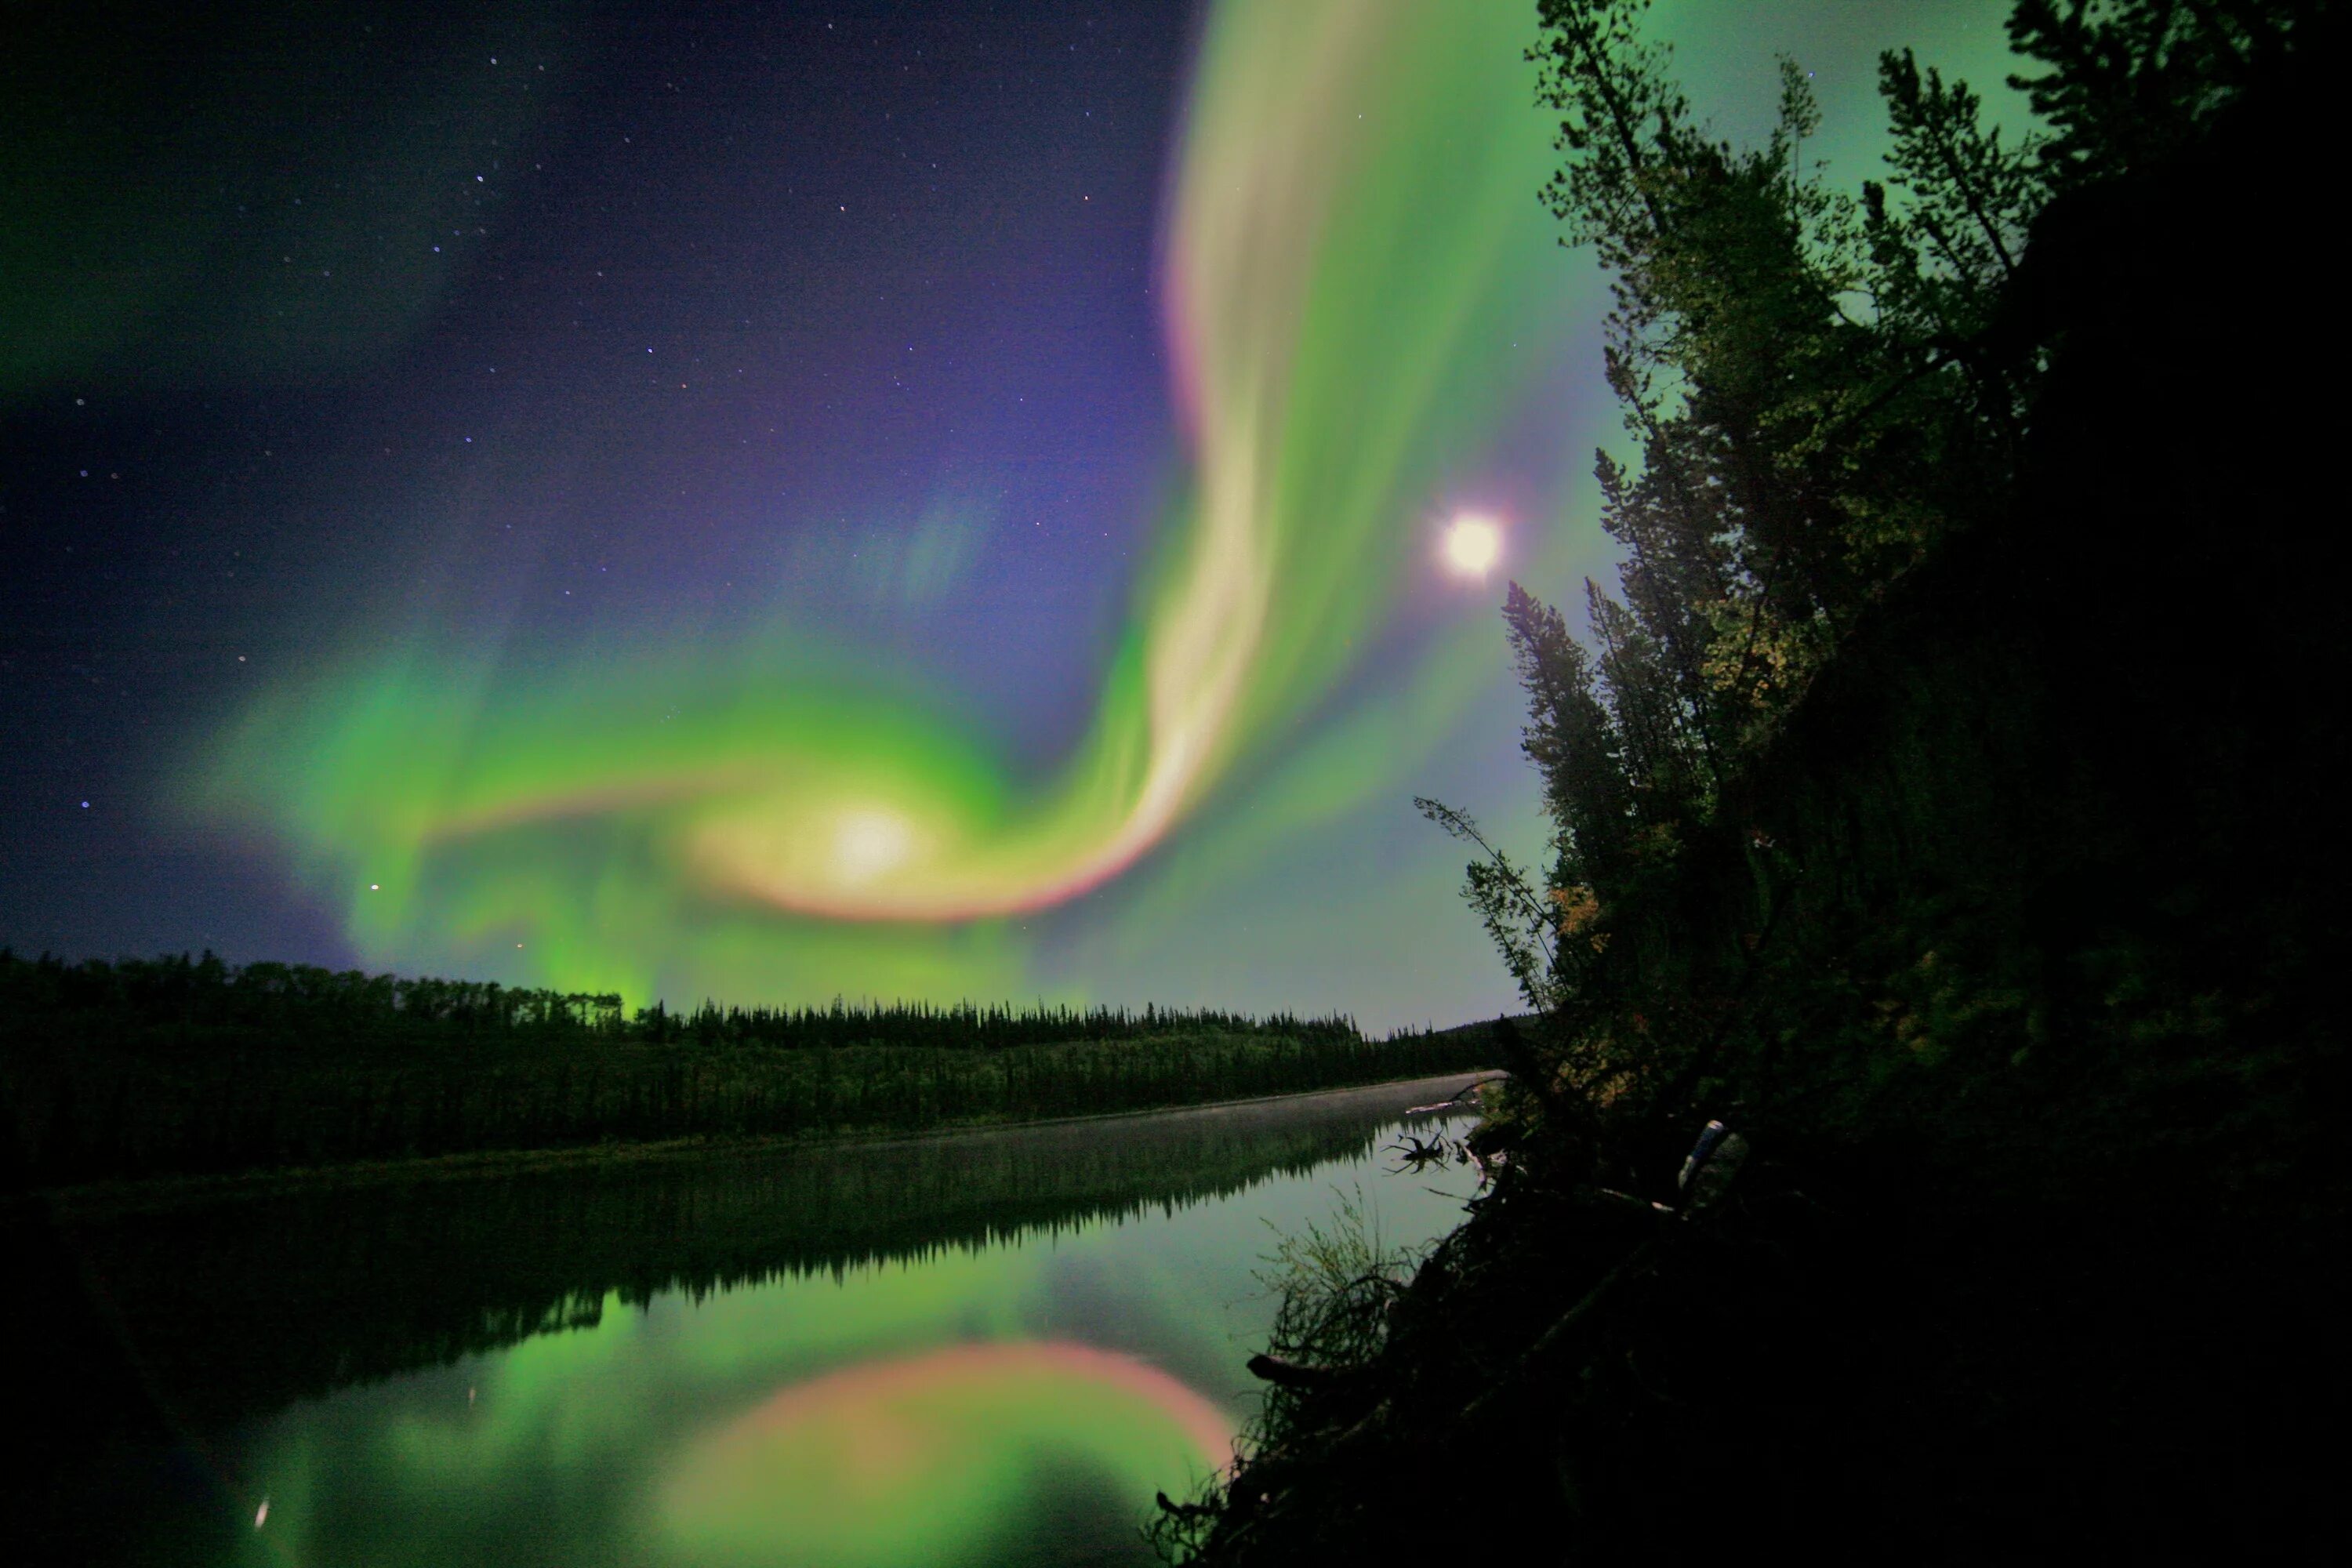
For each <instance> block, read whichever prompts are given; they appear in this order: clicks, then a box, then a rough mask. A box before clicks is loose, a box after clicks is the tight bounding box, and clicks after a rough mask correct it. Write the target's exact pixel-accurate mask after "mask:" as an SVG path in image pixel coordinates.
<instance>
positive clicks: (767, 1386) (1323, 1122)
mask: <svg viewBox="0 0 2352 1568" xmlns="http://www.w3.org/2000/svg"><path fill="white" fill-rule="evenodd" d="M1462 1081H1463V1080H1462V1079H1444V1080H1433V1081H1432V1082H1431V1083H1427V1084H1423V1085H1415V1086H1392V1087H1390V1088H1386V1089H1370V1090H1357V1091H1349V1092H1348V1093H1344V1094H1338V1095H1328V1096H1318V1097H1314V1098H1312V1099H1308V1100H1298V1101H1288V1102H1279V1103H1273V1104H1265V1105H1256V1106H1247V1107H1231V1108H1224V1109H1220V1110H1205V1111H1194V1112H1180V1113H1173V1114H1169V1115H1164V1116H1154V1117H1148V1118H1133V1119H1127V1120H1121V1121H1105V1122H1093V1123H1084V1124H1076V1125H1071V1126H1063V1127H1051V1128H1039V1129H1032V1130H1026V1131H1003V1132H993V1133H986V1134H975V1135H967V1136H961V1137H954V1138H945V1139H938V1140H931V1141H927V1142H908V1143H900V1144H894V1145H877V1146H868V1147H861V1148H856V1149H837V1150H833V1151H822V1152H797V1153H792V1154H783V1155H767V1156H760V1157H744V1158H740V1159H737V1160H733V1161H709V1160H704V1161H699V1162H694V1163H670V1164H665V1165H654V1166H647V1167H640V1168H635V1169H626V1168H607V1169H604V1170H599V1171H593V1172H572V1173H542V1174H539V1175H533V1176H511V1177H500V1178H476V1179H471V1180H466V1181H457V1182H446V1181H445V1182H440V1183H434V1184H422V1185H417V1186H413V1187H408V1188H394V1189H366V1190H362V1191H355V1192H347V1193H343V1194H333V1195H328V1196H312V1197H304V1198H299V1199H297V1198H273V1199H263V1200H252V1199H249V1200H246V1201H244V1202H241V1203H237V1204H234V1205H211V1206H210V1207H209V1208H205V1209H199V1210H181V1211H176V1212H169V1213H149V1214H131V1215H123V1214H116V1215H110V1216H105V1217H103V1218H94V1217H84V1218H82V1219H79V1220H78V1221H75V1222H73V1223H72V1224H70V1225H69V1226H68V1229H67V1232H66V1234H67V1236H68V1247H69V1249H70V1252H71V1255H72V1260H73V1265H74V1267H75V1268H77V1269H78V1270H79V1272H80V1273H81V1275H82V1277H83V1279H84V1280H85V1282H86V1283H87V1284H89V1286H90V1287H91V1288H92V1289H93V1292H94V1297H95V1302H96V1311H95V1312H94V1314H93V1315H94V1316H95V1317H97V1318H101V1319H107V1320H110V1322H111V1327H110V1330H109V1333H110V1335H111V1337H112V1339H113V1340H114V1342H116V1343H117V1344H119V1345H123V1346H128V1347H129V1348H130V1349H131V1352H133V1354H132V1357H131V1366H132V1368H133V1370H134V1372H135V1373H136V1379H135V1380H136V1382H137V1384H138V1385H139V1386H138V1389H137V1390H136V1391H135V1392H134V1393H132V1394H126V1395H124V1396H123V1400H122V1403H123V1404H124V1405H126V1407H128V1406H136V1405H142V1403H143V1404H144V1405H149V1406H152V1415H154V1416H155V1417H156V1418H157V1420H158V1423H159V1424H160V1426H161V1427H162V1428H163V1430H165V1431H167V1432H168V1433H170V1434H171V1435H172V1440H168V1441H163V1442H161V1443H158V1442H154V1441H148V1442H145V1443H143V1444H142V1442H141V1441H140V1440H138V1438H137V1436H136V1434H135V1433H132V1434H131V1435H129V1436H126V1435H125V1432H126V1431H129V1430H130V1428H131V1427H135V1426H136V1425H137V1423H135V1422H132V1423H129V1424H127V1426H126V1428H125V1431H115V1432H99V1433H95V1434H90V1433H85V1434H83V1435H82V1436H81V1437H80V1438H79V1441H81V1442H83V1443H84V1444H86V1445H87V1446H88V1447H89V1458H87V1459H86V1460H81V1459H78V1460H77V1462H76V1463H75V1464H74V1465H73V1466H72V1467H71V1470H72V1475H71V1477H70V1479H69V1484H66V1485H63V1486H62V1487H61V1488H60V1489H56V1496H55V1497H53V1499H52V1501H53V1503H55V1504H56V1506H58V1507H60V1508H64V1509H68V1510H73V1509H79V1510H89V1511H93V1512H101V1511H102V1513H103V1516H104V1517H103V1518H102V1519H100V1518H92V1519H89V1520H86V1521H84V1522H85V1523H87V1524H89V1526H90V1530H89V1534H88V1540H87V1541H86V1542H85V1544H86V1545H88V1546H89V1547H90V1548H92V1549H98V1548H100V1546H101V1545H102V1548H103V1552H104V1554H105V1555H107V1556H111V1557H115V1558H117V1559H119V1560H124V1561H156V1562H188V1563H290V1564H320V1565H325V1564H338V1565H341V1564H402V1563H416V1564H436V1565H442V1564H453V1563H498V1564H513V1565H520V1564H536V1563H549V1564H553V1563H563V1564H590V1563H632V1564H665V1563H678V1564H686V1563H695V1564H713V1565H718V1564H760V1563H778V1564H782V1563H806V1564H845V1565H855V1564H900V1563H908V1564H912V1563H975V1564H977V1563H1129V1562H1136V1563H1143V1562H1150V1560H1151V1559H1150V1553H1149V1552H1148V1551H1146V1550H1145V1549H1144V1547H1143V1546H1142V1543H1141V1541H1140V1538H1139V1534H1138V1529H1139V1522H1140V1521H1141V1520H1142V1519H1143V1518H1144V1517H1146V1515H1147V1514H1148V1513H1149V1512H1150V1504H1151V1498H1152V1494H1153V1492H1154V1491H1155V1490H1159V1489H1166V1490H1168V1491H1169V1492H1171V1493H1172V1494H1181V1493H1182V1492H1184V1491H1185V1490H1187V1489H1189V1487H1190V1486H1191V1485H1192V1482H1193V1481H1194V1480H1195V1479H1198V1478H1199V1477H1200V1476H1201V1475H1202V1474H1203V1473H1204V1472H1206V1471H1207V1470H1208V1469H1209V1468H1211V1467H1213V1466H1214V1465H1217V1464H1219V1463H1221V1462H1222V1461H1223V1459H1224V1458H1226V1457H1227V1456H1228V1454H1229V1452H1230V1445H1231V1442H1232V1440H1233V1436H1234V1432H1235V1430H1236V1428H1237V1427H1238V1426H1239V1425H1240V1424H1241V1422H1242V1421H1244V1419H1246V1417H1247V1416H1248V1415H1250V1414H1251V1412H1252V1411H1253V1410H1254V1408H1255V1401H1256V1389H1255V1385H1254V1384H1253V1383H1252V1380H1251V1379H1250V1378H1249V1376H1248V1374H1247V1373H1245V1372H1244V1371H1243V1367H1242V1363H1243V1362H1244V1359H1245V1358H1246V1357H1247V1356H1248V1354H1249V1353H1250V1352H1252V1351H1253V1350H1254V1349H1255V1348H1257V1347H1259V1346H1260V1345H1262V1343H1263V1342H1264V1337H1265V1331H1266V1327H1267V1325H1268V1323H1269V1322H1270V1321H1271V1318H1272V1314H1273V1310H1274V1303H1273V1301H1272V1300H1270V1299H1269V1297H1268V1295H1267V1293H1266V1292H1265V1289H1264V1287H1263V1286H1262V1285H1261V1284H1260V1283H1259V1282H1258V1281H1257V1279H1255V1274H1256V1273H1257V1272H1258V1271H1260V1270H1262V1269H1263V1268H1264V1262H1263V1258H1264V1255H1265V1253H1266V1252H1267V1250H1268V1249H1269V1248H1270V1247H1271V1246H1272V1245H1273V1243H1274V1241H1275V1239H1276V1235H1277V1233H1280V1232H1295V1231H1297V1230H1298V1229H1301V1228H1303V1227H1304V1226H1306V1225H1307V1223H1308V1222H1309V1221H1316V1220H1321V1221H1326V1222H1328V1218H1329V1216H1330V1215H1331V1214H1332V1212H1333V1210H1334V1209H1335V1207H1336V1206H1337V1204H1338V1201H1339V1195H1340V1194H1349V1195H1352V1194H1355V1193H1357V1192H1358V1191H1359V1190H1360V1192H1361V1194H1362V1199H1363V1202H1364V1205H1365V1207H1366V1208H1367V1210H1368V1211H1369V1212H1370V1213H1371V1214H1372V1215H1375V1216H1376V1217H1377V1220H1378V1223H1379V1226H1380V1228H1381V1232H1382V1234H1383V1236H1384V1237H1387V1238H1388V1239H1390V1240H1392V1241H1397V1242H1402V1243H1405V1244H1418V1243H1423V1242H1426V1241H1428V1240H1431V1239H1433V1238H1434V1237H1437V1236H1439V1235H1442V1234H1443V1233H1444V1232H1445V1231H1446V1230H1448V1229H1450V1228H1451V1227H1452V1226H1454V1224H1456V1223H1458V1221H1459V1220H1460V1218H1461V1203H1462V1200H1463V1199H1464V1198H1465V1197H1466V1196H1468V1195H1469V1194H1470V1192H1471V1190H1472V1185H1471V1183H1470V1182H1469V1180H1468V1179H1467V1176H1466V1174H1465V1173H1461V1172H1458V1171H1424V1172H1422V1173H1412V1174H1404V1173H1396V1172H1395V1171H1393V1170H1392V1168H1391V1167H1393V1166H1394V1165H1395V1163H1396V1161H1395V1157H1394V1156H1393V1155H1391V1154H1384V1153H1382V1152H1381V1146H1382V1145H1385V1144H1387V1143H1389V1142H1391V1141H1392V1139H1393V1138H1394V1135H1395V1131H1396V1129H1397V1126H1398V1124H1399V1121H1400V1118H1401V1116H1402V1112H1403V1111H1404V1110H1405V1108H1406V1107H1408V1106H1411V1105H1412V1104H1415V1103H1417V1102H1420V1101H1423V1100H1433V1099H1439V1098H1443V1097H1444V1094H1445V1093H1447V1092H1449V1091H1450V1090H1451V1089H1454V1088H1456V1087H1458V1086H1459V1085H1460V1083H1461V1082H1462ZM1419 1120H1421V1121H1432V1120H1433V1119H1432V1118H1428V1117H1423V1118H1420V1119H1419ZM1416 1131H1419V1129H1416ZM100 1538H103V1540H102V1542H101V1539H100Z"/></svg>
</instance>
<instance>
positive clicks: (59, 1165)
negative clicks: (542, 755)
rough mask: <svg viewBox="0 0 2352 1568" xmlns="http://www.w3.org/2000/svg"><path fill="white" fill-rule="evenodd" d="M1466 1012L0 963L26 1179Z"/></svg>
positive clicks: (1005, 1106)
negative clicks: (650, 994)
mask: <svg viewBox="0 0 2352 1568" xmlns="http://www.w3.org/2000/svg"><path fill="white" fill-rule="evenodd" d="M1489 1049H1490V1047H1489V1044H1488V1040H1487V1037H1486V1035H1485V1034H1484V1033H1483V1032H1481V1031H1479V1030H1475V1029H1473V1030H1467V1031H1463V1030H1456V1031H1451V1032H1443V1033H1434V1034H1433V1033H1425V1032H1424V1033H1402V1034H1398V1035H1394V1036H1391V1037H1388V1038H1385V1039H1371V1038H1367V1037H1365V1036H1364V1035H1363V1034H1362V1033H1361V1032H1360V1031H1359V1030H1358V1029H1357V1027H1356V1026H1355V1024H1354V1023H1353V1021H1352V1020H1349V1019H1347V1018H1344V1017H1331V1018H1311V1019H1300V1018H1295V1017H1291V1016H1287V1015H1275V1016H1268V1017H1263V1018H1260V1017H1253V1016H1244V1015H1241V1014H1235V1013H1229V1012H1224V1011H1220V1010H1214V1009H1167V1008H1160V1007H1157V1006H1150V1007H1146V1008H1144V1009H1143V1010H1142V1011H1140V1012H1135V1011H1128V1010H1124V1009H1116V1008H1102V1007H1097V1008H1090V1009H1075V1008H1068V1007H1048V1006H1044V1005H1039V1006H1036V1007H1033V1008H1028V1009H1014V1008H1010V1007H1003V1006H977V1005H956V1006H947V1007H935V1006H929V1005H922V1004H894V1005H847V1004H845V1003H841V1002H835V1004H834V1005H832V1006H830V1007H824V1008H797V1009H777V1008H744V1007H721V1006H719V1005H716V1004H713V1003H705V1004H703V1005H700V1006H698V1007H697V1008H695V1009H694V1010H693V1011H691V1012H676V1013H674V1012H671V1011H670V1010H669V1009H667V1007H666V1006H664V1005H661V1004H659V1003H656V1004H655V1005H652V1006H649V1007H643V1008H639V1009H637V1010H635V1012H634V1013H629V1012H626V1011H625V1009H624V1007H623V1005H622V1000H621V998H619V997H618V996H614V995H610V994H603V995H599V994H567V993H559V992H554V991H548V990H536V989H525V988H520V987H505V986H500V985H499V984H495V983H475V982H467V981H448V980H435V979H404V978H399V977H395V976H393V975H385V974H366V973H359V972H355V971H354V972H341V973H339V972H334V971H330V970H326V969H321V968H316V967H310V966H303V965H289V964H279V963H249V964H244V965H233V964H228V963H224V962H222V961H221V960H220V959H218V958H216V957H215V956H213V955H212V954H210V953H206V954H205V955H203V956H202V957H199V958H189V957H186V956H166V957H163V958H160V959H154V960H139V959H132V960H123V961H118V962H113V963H108V962H104V961H90V962H86V963H64V962H62V961H60V960H58V959H55V958H48V957H43V958H39V959H25V958H21V957H17V956H16V955H13V954H9V953H0V1096H4V1097H5V1106H6V1108H7V1111H8V1115H7V1120H6V1123H5V1132H6V1134H7V1135H8V1136H9V1140H10V1142H9V1154H10V1163H9V1178H10V1180H12V1181H13V1182H14V1183H15V1184H17V1185H20V1186H26V1185H30V1186H39V1185H48V1184H63V1183H76V1182H89V1181H100V1180H115V1179H127V1178H138V1177H146V1176H165V1175H191V1174H221V1173H236V1172H249V1171H261V1170H272V1169H284V1168H291V1167H308V1166H319V1165H331V1164H339V1163H350V1162H355V1161H381V1160H400V1159H411V1158H423V1157H434V1156H440V1155H447V1154H464V1153H479V1152H495V1151H522V1150H556V1149H565V1148H576V1147H579V1146H582V1145H589V1144H597V1143H606V1142H664V1141H669V1140H674V1139H681V1138H699V1139H749V1138H775V1137H790V1136H814V1135H830V1134H836V1133H841V1132H846V1131H893V1132H898V1131H918V1130H921V1129H926V1128H932V1127H939V1126H943V1125H948V1124H954V1123H972V1122H989V1121H1024V1120H1031V1119H1036V1118H1046V1117H1058V1116H1076V1115H1089V1114H1096V1113H1100V1112H1106V1111H1124V1110H1143V1109H1147V1108H1150V1107H1154V1106H1171V1105H1185V1104H1198V1103H1202V1102H1204V1101H1208V1100H1228V1099H1240V1098H1247V1097H1250V1096H1255V1095H1268V1094H1287V1093H1295V1092H1303V1091H1307V1090H1312V1089H1332V1088H1339V1087H1343V1086H1347V1085H1353V1084H1361V1083H1371V1082H1378V1081H1381V1080H1383V1079H1400V1078H1412V1077H1419V1076H1423V1075H1426V1074H1430V1073H1438V1072H1449V1071H1454V1070H1458V1069H1462V1068H1474V1067H1477V1066H1480V1065H1483V1064H1482V1061H1481V1058H1483V1057H1484V1056H1485V1055H1486V1054H1488V1052H1489Z"/></svg>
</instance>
